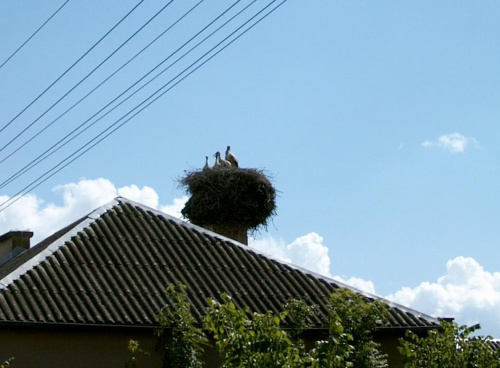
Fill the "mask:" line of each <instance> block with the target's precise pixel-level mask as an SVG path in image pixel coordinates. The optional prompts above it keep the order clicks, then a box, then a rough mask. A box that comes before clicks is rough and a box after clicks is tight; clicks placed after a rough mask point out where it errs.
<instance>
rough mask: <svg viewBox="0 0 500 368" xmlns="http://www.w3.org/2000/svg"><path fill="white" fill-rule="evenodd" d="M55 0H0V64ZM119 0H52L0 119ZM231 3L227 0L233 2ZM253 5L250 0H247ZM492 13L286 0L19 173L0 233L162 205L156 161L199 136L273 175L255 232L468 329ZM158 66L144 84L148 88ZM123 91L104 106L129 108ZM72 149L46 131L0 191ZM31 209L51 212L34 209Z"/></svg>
mask: <svg viewBox="0 0 500 368" xmlns="http://www.w3.org/2000/svg"><path fill="white" fill-rule="evenodd" d="M62 3H63V1H62V0H61V1H44V2H39V1H32V0H27V1H24V2H19V1H13V0H6V1H2V2H1V3H0V44H1V45H2V48H1V49H0V64H1V63H2V62H3V61H4V60H6V59H7V58H8V57H9V56H10V55H11V54H12V53H13V52H14V51H15V50H16V49H17V47H18V46H19V45H21V44H22V43H23V42H24V41H25V40H26V39H27V38H28V37H29V36H30V35H31V34H32V33H33V32H34V31H35V30H36V29H37V28H38V27H39V26H40V25H41V24H42V23H43V22H44V21H45V20H46V19H47V18H48V17H49V16H50V15H51V14H52V13H53V12H54V11H55V10H56V9H57V8H58V7H59V6H61V5H62ZM137 3H139V0H135V1H131V0H120V1H118V0H109V1H106V2H100V1H94V0H92V1H85V2H82V1H76V0H72V1H70V2H68V3H67V4H66V5H65V7H64V8H63V9H61V11H60V12H59V13H58V14H57V15H56V16H55V17H54V18H53V19H52V20H51V21H50V22H49V23H47V25H46V26H45V27H44V28H42V29H41V30H40V32H39V33H38V34H37V35H36V36H35V37H33V39H32V40H30V42H28V43H27V44H26V45H25V46H24V47H23V48H22V49H21V50H20V51H19V52H18V53H17V54H16V55H15V56H14V57H13V58H12V59H11V60H9V62H7V63H6V64H5V65H4V66H3V67H1V68H0V81H1V85H2V86H3V88H2V89H1V90H0V128H1V127H3V126H4V125H5V124H7V122H9V121H10V120H11V119H12V118H13V117H14V116H16V115H17V114H18V113H19V112H20V111H22V110H23V108H24V107H26V106H27V105H28V104H29V103H30V102H31V101H32V100H33V99H35V98H36V97H37V96H38V95H39V94H40V93H41V92H42V91H43V90H44V89H45V88H47V87H48V86H49V85H50V84H51V83H52V82H53V81H54V80H56V78H58V77H59V76H60V75H61V74H62V73H63V72H64V71H65V70H66V69H67V68H68V67H69V66H70V65H71V64H73V62H75V61H76V60H77V59H78V58H79V57H80V56H82V55H83V54H84V53H85V52H86V51H87V50H88V49H89V48H90V47H91V46H92V45H93V44H94V43H95V42H96V41H97V40H98V39H99V38H100V37H101V36H102V35H104V33H105V32H107V31H108V30H109V29H110V28H111V27H112V26H113V25H114V24H116V23H117V22H118V21H119V19H121V18H122V17H123V16H124V15H125V14H126V13H127V12H128V11H129V10H130V9H132V8H133V7H134V6H135V5H136V4H137ZM196 3H197V1H182V2H181V1H178V0H177V1H174V2H173V3H172V5H171V6H169V8H167V10H165V11H164V12H163V13H161V14H160V15H159V16H158V17H157V18H156V19H155V20H154V21H153V22H152V23H151V24H150V25H149V26H148V27H146V28H145V29H144V30H143V31H142V32H141V33H139V34H138V35H137V36H136V37H134V38H133V39H132V40H131V41H130V42H129V43H128V44H126V45H125V46H124V47H123V48H122V49H120V50H119V51H118V52H117V53H116V55H114V56H113V57H112V58H110V60H109V61H108V62H107V63H105V64H103V66H102V67H101V68H99V69H98V70H97V71H96V72H95V73H94V74H92V75H91V76H90V77H89V78H88V79H87V80H86V81H85V82H83V83H82V85H81V86H80V87H79V88H77V89H75V91H74V92H72V93H71V94H70V95H68V97H67V98H65V99H64V100H62V101H61V103H60V104H58V105H56V106H55V107H54V108H53V109H52V110H51V111H49V112H48V113H47V114H46V115H45V116H43V117H42V118H40V120H39V121H38V122H37V123H35V124H34V125H33V128H32V129H30V130H28V131H27V132H26V133H25V134H23V135H22V136H21V137H20V138H19V139H17V140H16V141H15V142H14V143H12V144H11V145H9V146H8V147H7V148H5V149H3V150H2V151H1V152H0V160H1V159H3V158H4V157H5V156H6V155H7V154H8V153H9V152H11V151H12V150H13V149H14V148H15V147H17V145H19V144H20V143H21V142H23V140H26V139H28V138H29V137H30V136H32V135H33V134H34V133H35V132H37V131H38V130H39V129H42V128H43V127H44V126H46V125H47V124H49V123H50V122H51V121H53V120H54V119H55V118H56V117H57V116H58V115H59V114H61V113H62V112H64V111H65V110H66V109H67V108H68V107H70V106H71V105H72V104H73V103H75V102H76V101H77V100H78V99H79V98H80V97H82V96H84V95H85V93H86V92H88V91H90V90H91V89H92V88H93V86H95V85H97V84H98V83H99V82H100V81H102V80H103V79H104V78H106V77H107V76H108V75H109V74H110V73H112V72H113V71H114V70H115V69H116V68H118V67H119V66H120V65H122V64H123V63H125V62H126V61H127V60H128V59H129V58H130V57H131V56H132V55H134V54H135V53H136V52H137V51H139V50H140V49H141V48H142V47H144V46H145V45H146V44H148V43H149V42H150V41H151V40H152V39H153V38H154V37H156V35H158V34H159V33H160V32H162V31H163V30H164V29H165V28H166V26H167V25H168V24H171V23H172V22H173V21H174V20H175V19H176V18H178V17H179V16H180V15H181V14H182V13H183V12H185V11H186V10H187V9H188V8H189V7H191V6H193V5H195V4H196ZM231 3H232V2H221V1H215V0H205V1H204V2H203V3H202V4H200V5H199V7H198V8H196V9H195V11H193V13H191V15H189V16H188V17H186V18H185V20H184V21H183V22H181V23H179V25H178V26H176V27H174V28H173V29H172V31H170V32H169V33H167V34H166V35H165V36H164V37H163V38H161V39H160V40H159V41H158V42H157V43H155V44H154V45H153V46H151V47H150V48H149V49H148V50H147V51H146V52H145V53H143V54H142V55H140V56H139V57H138V58H137V59H136V60H134V61H133V62H131V63H130V65H129V66H128V67H127V69H124V70H123V72H122V73H120V74H117V76H116V77H115V78H113V79H111V80H110V82H109V83H108V84H106V85H104V86H103V87H102V88H101V89H99V90H98V91H96V92H95V93H94V94H92V95H91V96H89V98H88V99H86V100H85V101H84V102H82V103H81V104H80V105H78V106H77V107H76V108H74V109H73V110H71V111H70V112H69V113H68V114H67V115H65V116H64V117H63V118H61V119H60V120H59V121H57V122H56V123H54V125H53V126H51V127H50V128H48V129H47V131H46V132H45V134H43V135H40V137H38V138H36V140H33V141H32V142H30V143H29V144H27V145H26V147H24V148H23V149H22V150H20V151H19V152H17V153H16V154H14V155H12V157H10V158H9V159H7V160H5V161H4V162H2V163H0V166H2V167H1V172H2V178H1V179H2V180H1V181H4V180H5V179H6V178H8V177H9V176H10V175H11V174H10V173H13V172H15V171H17V170H18V169H19V168H20V167H23V166H24V165H26V163H29V162H30V161H31V160H32V159H33V158H34V157H36V156H37V155H38V154H39V153H41V152H43V150H45V149H46V148H48V147H50V145H52V144H53V143H55V142H56V141H57V140H58V139H60V138H61V137H63V135H64V134H66V132H69V131H70V130H71V129H72V128H73V127H75V126H76V125H77V124H80V123H82V122H84V121H85V120H86V119H87V118H88V117H90V116H91V115H92V114H93V113H95V112H96V111H98V110H99V109H100V108H101V107H102V106H103V105H104V104H105V103H107V102H108V101H110V100H111V99H113V98H114V97H115V96H117V95H118V94H119V93H120V92H121V91H122V90H123V89H124V88H126V87H127V86H129V85H130V84H131V83H132V82H133V81H135V80H137V79H138V78H139V77H140V76H142V75H143V74H144V73H146V72H147V71H149V70H150V69H151V68H153V67H154V66H155V65H156V64H157V63H158V62H160V61H161V60H163V59H164V58H165V57H166V56H168V54H169V53H171V52H172V51H174V50H175V49H176V48H177V47H179V46H180V45H182V43H183V42H185V41H187V40H188V39H189V37H191V35H194V34H195V33H196V32H197V31H198V30H200V29H201V28H202V27H203V26H204V25H205V24H207V23H208V22H209V21H210V20H211V19H212V18H214V17H215V16H216V15H218V14H219V13H221V12H222V11H223V9H225V8H226V7H228V6H229V4H231ZM249 3H250V1H248V0H245V1H241V2H240V3H239V4H238V5H237V7H238V8H241V7H242V6H244V5H247V4H249ZM267 3H268V1H262V0H258V1H256V2H255V4H254V5H252V8H249V9H257V8H260V7H262V6H264V5H266V4H267ZM165 4H166V1H159V0H146V1H144V2H143V3H141V4H140V5H139V7H138V8H137V9H136V10H135V11H134V12H133V13H132V14H131V15H130V16H129V17H128V18H127V19H126V20H125V21H124V22H123V23H122V24H121V25H120V26H118V27H117V29H116V30H115V31H114V32H113V33H111V34H110V35H109V37H107V38H106V39H104V40H103V42H101V43H100V44H99V45H98V46H96V48H95V49H93V50H92V52H90V53H89V54H88V55H87V57H85V58H84V59H82V61H81V62H79V63H78V64H77V65H76V66H75V68H73V69H72V70H71V71H70V72H68V73H67V74H66V75H65V76H64V77H63V78H61V80H60V81H59V82H58V83H57V84H55V85H54V87H53V88H51V89H50V90H48V91H47V93H45V94H44V95H43V96H42V97H40V99H39V100H38V101H37V102H36V103H34V104H33V105H32V106H31V107H30V108H29V109H27V110H26V111H25V113H23V114H22V115H20V116H19V118H18V119H16V120H15V121H13V122H12V123H11V124H10V125H9V126H8V127H7V128H5V129H4V130H3V131H2V132H0V143H1V145H2V146H4V145H6V144H7V143H8V142H9V141H10V140H11V139H12V138H13V137H15V135H16V134H18V133H19V132H20V131H22V129H24V128H25V127H26V126H28V124H30V123H31V122H33V121H34V120H35V119H37V117H38V116H40V115H41V114H42V113H43V112H44V111H45V110H46V109H47V108H49V107H50V106H51V105H52V104H53V103H54V102H55V101H57V100H58V99H59V98H60V97H61V96H62V95H63V94H64V93H66V92H67V91H68V90H69V89H70V88H72V87H73V86H74V85H75V84H76V83H78V82H79V81H80V80H81V79H82V78H83V77H85V76H86V75H87V73H89V72H90V70H92V68H94V67H95V66H96V65H98V64H99V63H100V61H101V60H103V59H104V58H105V57H106V56H108V55H109V54H110V53H111V52H112V51H113V50H115V49H116V48H117V47H118V46H119V45H120V44H121V43H122V42H123V41H124V40H126V39H127V38H128V37H129V36H130V35H131V34H132V33H133V32H135V30H136V29H138V27H140V26H141V25H142V24H144V23H145V22H146V21H147V20H148V19H149V18H150V17H151V16H152V15H153V14H154V13H155V12H157V11H158V10H159V9H160V8H161V7H162V6H163V5H165ZM254 7H255V8H254ZM235 9H236V8H235ZM248 14H250V13H248ZM498 19H500V4H499V3H498V2H493V1H484V2H465V1H453V2H452V1H440V2H434V1H407V2H400V1H382V2H369V1H326V0H323V1H320V0H310V1H307V2H306V1H297V0H289V1H287V2H286V3H284V4H283V6H281V7H280V8H279V9H278V10H277V11H276V12H274V13H273V14H272V15H270V16H269V17H268V18H266V19H265V20H264V21H263V22H261V23H259V24H258V25H257V26H256V27H255V28H253V29H252V30H251V31H250V32H248V33H247V34H245V35H244V36H243V37H242V38H241V39H239V40H238V41H236V42H235V43H234V44H232V45H231V46H229V47H228V48H227V49H225V50H224V51H223V52H221V53H220V54H219V55H217V56H216V57H215V58H214V59H212V60H211V61H209V62H208V63H207V64H205V65H204V66H203V67H201V68H200V69H199V70H198V71H196V72H195V73H193V74H192V75H191V76H190V77H189V78H187V79H186V80H184V81H183V82H182V83H180V84H179V85H178V86H176V87H175V88H173V89H172V90H171V91H170V92H169V93H167V94H166V95H165V96H163V97H162V98H161V99H159V100H158V101H157V102H156V103H154V104H153V105H151V106H150V107H149V108H148V109H146V110H144V111H143V112H142V113H141V114H140V115H138V116H137V117H135V118H134V119H132V120H131V121H130V122H129V123H127V125H125V126H124V127H123V128H121V129H120V130H118V131H117V132H116V133H115V134H113V135H111V136H110V137H109V138H108V139H106V140H105V141H103V142H102V143H101V144H100V145H98V146H96V147H95V148H94V149H92V150H91V151H89V152H88V153H87V154H86V155H84V156H82V157H81V158H80V159H78V160H77V161H75V162H74V163H73V164H71V165H70V166H68V167H67V168H65V169H64V170H62V171H61V172H59V173H58V174H57V175H54V176H53V177H52V178H50V179H49V180H47V181H46V182H45V183H43V184H42V185H40V186H39V187H38V188H36V189H35V190H33V191H32V192H31V194H30V196H29V197H27V198H28V199H30V200H31V202H29V203H31V204H28V202H23V201H24V200H28V199H26V198H25V199H23V201H19V202H17V204H16V205H17V206H18V209H15V208H14V207H15V206H16V205H13V206H11V207H9V209H6V210H5V211H3V215H2V212H0V226H1V227H2V229H4V230H5V231H6V230H9V229H10V228H14V227H17V226H25V227H30V228H34V229H37V230H39V233H40V234H44V232H49V228H50V229H51V230H52V231H53V230H56V229H58V228H59V227H62V226H63V225H64V224H65V223H66V222H67V221H71V220H72V219H75V218H77V217H78V216H82V215H83V214H85V212H86V211H90V210H92V206H94V207H95V206H98V205H100V204H102V203H100V201H101V202H102V201H106V200H109V197H110V196H111V197H112V195H115V194H116V195H117V194H121V195H125V194H129V196H131V197H133V198H131V199H138V200H141V199H142V200H143V201H144V202H146V204H150V205H152V206H156V207H158V208H164V209H168V208H170V209H171V208H173V207H175V206H174V202H175V201H177V204H178V205H179V203H182V201H181V202H179V201H180V198H182V196H183V195H184V193H183V192H182V191H181V190H179V189H178V188H177V184H176V178H179V177H180V176H182V174H183V172H184V170H191V169H195V168H199V167H201V166H202V165H203V163H204V156H205V155H206V154H208V155H212V154H213V153H214V152H215V151H217V150H220V151H223V150H224V148H225V146H226V145H228V144H230V145H231V146H232V148H233V151H234V152H235V153H236V154H237V156H238V157H239V160H240V163H241V165H242V166H244V167H257V168H262V169H265V170H267V171H268V172H269V173H270V175H271V176H272V177H273V182H274V184H275V186H276V188H277V189H278V190H279V191H280V195H279V198H278V203H277V204H278V216H277V217H276V218H275V219H274V222H273V225H272V226H270V228H269V229H268V232H262V233H261V234H260V235H259V236H258V237H257V239H258V241H257V242H256V243H255V244H254V245H255V246H259V247H261V248H262V249H264V250H267V251H268V252H269V253H273V254H274V255H276V256H279V257H281V258H283V259H288V260H291V261H293V262H294V263H299V264H300V263H301V262H302V263H304V262H305V263H304V264H302V265H304V266H307V267H309V268H313V269H315V270H316V271H318V272H321V273H324V274H327V275H330V276H336V277H340V278H341V279H343V280H346V281H349V280H350V281H351V282H352V283H354V284H356V285H358V286H359V287H367V288H368V289H369V290H371V291H373V292H376V293H377V294H379V295H382V296H388V297H391V298H392V299H394V300H397V301H399V302H404V303H405V304H407V305H410V306H412V307H415V308H417V309H419V310H421V311H423V312H426V313H432V314H435V315H439V316H455V317H457V320H458V321H459V322H461V323H472V322H477V321H479V322H481V323H482V326H483V330H482V331H483V332H484V333H490V334H493V335H496V336H497V337H500V322H498V321H500V273H499V272H500V262H499V261H498V259H499V258H500V257H499V254H498V253H499V252H498V249H499V245H500V244H499V243H500V227H499V226H498V223H499V221H500V215H499V210H498V209H499V208H500V199H499V196H498V195H497V193H498V188H499V187H500V176H499V170H498V167H499V163H500V158H499V157H500V152H499V150H500V146H499V144H498V143H499V138H498V137H499V134H500V124H499V118H500V89H499V88H498V86H499V85H500V49H499V47H500V44H499V38H498V35H499V34H500V24H499V22H498ZM241 23H242V21H239V23H238V22H236V23H235V24H241ZM233 29H234V28H233ZM222 34H228V32H226V33H221V34H220V35H219V34H218V35H217V36H214V40H218V41H220V40H222V38H223V36H222ZM218 41H212V44H215V43H216V42H218ZM206 49H208V48H206ZM187 60H188V59H186V60H184V59H183V60H182V61H180V62H179V63H178V64H176V65H174V66H173V67H172V69H171V70H170V71H169V72H172V73H174V74H171V75H172V76H173V75H175V73H176V72H178V71H181V70H182V69H183V68H184V67H186V66H188V65H189V64H190V62H188V61H187ZM192 60H194V59H192ZM172 61H173V59H172ZM166 80H168V78H164V79H162V81H161V82H158V84H155V83H156V82H154V83H153V84H154V85H155V87H156V88H157V87H158V86H160V85H161V84H163V83H165V81H166ZM149 91H153V89H150V90H149ZM145 95H146V94H145ZM145 95H144V96H145ZM131 101H132V100H131ZM131 101H130V104H128V103H126V104H124V105H123V106H122V107H128V108H129V109H130V108H132V107H133V106H134V104H132V103H131ZM127 104H128V105H127ZM123 111H128V109H124V110H123ZM113 114H114V113H112V114H111V115H110V116H108V118H105V119H103V120H102V122H101V123H99V124H101V125H99V124H97V125H96V126H95V127H94V128H95V130H93V129H90V130H89V132H88V133H89V134H88V135H82V136H81V137H80V138H78V139H77V140H75V142H78V144H83V143H85V142H87V141H88V140H89V139H90V137H91V136H93V135H95V134H97V133H98V132H99V129H103V128H104V127H106V126H108V125H109V124H111V123H112V122H113V121H115V120H116V119H117V118H118V117H119V116H121V114H119V113H116V115H113ZM111 117H112V118H111ZM75 142H73V143H75ZM76 147H78V145H77V144H75V145H68V146H66V147H65V148H63V149H62V150H61V151H59V152H57V153H56V154H54V155H53V156H52V157H51V158H49V159H47V160H46V161H44V162H43V163H42V164H40V165H39V166H37V167H36V168H34V169H33V170H32V171H29V172H28V173H26V175H24V176H23V177H21V178H19V180H16V181H15V182H13V183H11V184H9V185H7V186H5V187H2V188H1V189H0V195H2V196H3V198H8V197H11V196H13V195H14V194H16V193H17V191H18V190H20V189H21V188H23V187H24V186H25V185H26V184H28V183H29V182H31V181H32V180H34V179H35V178H37V177H38V176H39V175H41V174H42V173H43V172H45V170H48V169H49V168H50V167H52V165H54V164H55V163H57V162H58V161H59V160H61V159H63V158H64V157H66V156H67V155H68V154H69V153H70V152H72V151H73V150H74V149H76ZM54 188H56V189H54ZM84 189H85V190H84ZM125 196H127V195H125ZM23 211H26V212H23ZM54 213H57V214H58V215H54ZM52 215H53V216H54V217H50V216H52ZM49 217H50V218H51V219H52V220H50V221H48V220H47V218H49ZM29 219H31V220H29ZM28 220H29V221H28ZM30 221H31V222H30ZM65 221H66V222H65ZM47 222H50V226H51V227H48V226H45V225H46V224H47ZM44 226H45V227H44ZM47 235H48V234H47ZM38 240H40V239H38ZM315 259H317V260H318V261H314V260H315ZM307 262H309V263H307Z"/></svg>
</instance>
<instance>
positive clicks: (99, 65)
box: [0, 0, 174, 152]
mask: <svg viewBox="0 0 500 368" xmlns="http://www.w3.org/2000/svg"><path fill="white" fill-rule="evenodd" d="M173 2H174V0H170V1H169V2H168V3H167V4H166V5H165V6H163V7H162V8H161V9H160V10H159V11H158V12H157V13H156V14H155V15H153V16H152V17H151V18H150V19H149V20H148V21H147V22H146V23H144V24H143V25H142V26H141V27H140V28H139V29H138V30H137V31H135V32H134V33H133V34H132V35H131V36H130V37H129V38H127V39H126V40H125V41H124V42H123V43H122V44H121V45H120V46H118V47H117V48H116V49H115V50H114V51H113V52H112V53H111V54H109V55H108V56H107V57H106V58H105V59H104V60H103V61H101V62H100V63H99V64H98V65H97V66H96V67H94V69H92V70H91V71H90V73H88V74H87V75H86V76H85V77H84V78H82V79H81V80H80V81H79V82H78V83H77V84H76V85H74V86H73V87H72V88H71V89H70V90H69V91H68V92H66V93H65V94H64V95H63V96H62V97H60V98H59V99H58V100H57V101H56V102H54V103H53V104H52V105H51V106H50V107H49V108H48V109H47V110H45V111H44V112H43V113H42V114H41V115H40V116H38V118H36V119H35V120H34V121H33V122H31V123H30V124H29V125H28V126H27V127H26V128H24V129H23V130H22V131H21V132H20V133H18V134H17V135H16V136H15V137H14V138H12V139H11V140H10V141H9V142H7V144H5V145H4V146H3V147H2V148H0V152H2V151H3V150H4V149H5V148H7V147H8V146H10V145H11V144H12V143H13V142H14V141H16V140H17V138H19V137H20V136H21V135H23V134H24V133H25V132H26V131H27V130H28V129H29V128H31V127H32V126H33V125H34V124H35V123H36V122H37V121H38V120H40V119H41V118H42V117H43V116H45V114H47V113H48V112H49V111H50V110H52V108H53V107H54V106H56V105H57V104H58V103H59V102H61V101H62V100H63V99H64V98H66V96H68V95H69V94H70V93H71V92H73V91H74V90H75V89H76V88H77V87H78V86H79V85H80V84H82V83H83V82H84V81H85V80H87V78H88V77H90V76H91V75H92V74H94V72H95V71H96V70H97V69H99V68H100V67H101V66H102V65H103V64H104V63H105V62H106V61H108V60H109V59H110V58H111V57H112V56H113V55H115V54H116V53H117V52H118V51H119V50H120V49H121V48H122V47H123V46H125V45H126V44H127V43H128V42H129V41H130V40H131V39H132V38H134V37H135V36H136V35H137V34H138V33H139V32H140V31H142V30H143V29H144V28H145V27H146V26H147V25H148V24H149V23H151V22H152V21H153V20H154V19H155V18H156V17H157V16H158V15H160V14H161V13H162V12H163V11H164V10H165V9H166V8H167V7H168V6H169V5H170V4H172V3H173Z"/></svg>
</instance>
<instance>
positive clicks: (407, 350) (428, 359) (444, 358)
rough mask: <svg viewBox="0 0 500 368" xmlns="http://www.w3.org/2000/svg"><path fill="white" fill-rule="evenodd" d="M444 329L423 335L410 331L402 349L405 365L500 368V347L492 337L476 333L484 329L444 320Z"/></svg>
mask: <svg viewBox="0 0 500 368" xmlns="http://www.w3.org/2000/svg"><path fill="white" fill-rule="evenodd" d="M441 326H442V331H438V330H431V331H429V332H428V334H427V336H425V337H420V336H418V335H417V334H415V333H413V332H411V331H407V332H406V337H407V339H401V340H400V345H401V347H400V348H399V350H400V353H401V355H402V356H403V360H404V364H405V365H404V366H405V368H423V367H425V368H476V367H477V368H483V367H487V368H499V367H500V350H496V351H495V350H493V349H491V344H490V342H491V340H492V338H491V336H472V334H473V333H474V332H475V331H477V330H478V329H480V326H479V325H474V326H472V327H467V326H459V325H458V324H456V323H454V322H447V321H443V322H442V323H441Z"/></svg>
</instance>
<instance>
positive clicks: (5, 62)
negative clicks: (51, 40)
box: [0, 0, 69, 69]
mask: <svg viewBox="0 0 500 368" xmlns="http://www.w3.org/2000/svg"><path fill="white" fill-rule="evenodd" d="M68 2H69V0H66V1H65V2H64V4H62V5H61V6H60V7H59V9H57V10H56V11H55V12H54V13H53V14H52V15H51V16H50V17H49V18H48V19H47V20H46V21H45V22H43V24H42V25H41V26H40V27H38V29H37V30H36V31H35V32H34V33H33V34H32V35H31V36H30V37H29V38H28V39H27V40H26V41H24V42H23V43H22V44H21V46H19V47H18V48H17V50H16V51H14V52H13V53H12V55H10V56H9V57H8V58H7V60H5V61H4V62H3V63H2V65H0V69H2V67H3V66H4V65H5V64H7V63H8V62H9V60H10V59H12V58H13V57H14V56H15V55H16V54H17V53H18V52H19V50H21V49H22V48H23V47H24V45H26V44H27V43H28V42H29V41H30V40H31V39H32V38H33V37H35V35H36V34H37V33H38V32H39V31H40V30H41V29H42V28H43V27H44V26H45V25H46V24H47V23H48V22H49V21H50V20H51V19H52V18H54V16H55V15H56V14H57V13H59V11H60V10H61V9H62V8H64V6H65V5H66V4H67V3H68Z"/></svg>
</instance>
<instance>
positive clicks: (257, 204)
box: [179, 168, 276, 231]
mask: <svg viewBox="0 0 500 368" xmlns="http://www.w3.org/2000/svg"><path fill="white" fill-rule="evenodd" d="M179 186H180V187H182V188H184V189H185V190H186V192H187V193H188V194H190V195H191V198H190V199H189V200H188V202H187V203H186V205H185V207H184V208H183V209H182V211H181V212H182V214H183V215H184V217H186V218H188V219H189V220H190V221H191V222H192V223H193V224H197V225H200V226H204V225H223V226H234V227H241V226H244V227H246V228H247V229H248V230H250V231H257V230H258V229H260V228H262V227H263V228H266V229H267V226H268V224H269V220H270V219H271V218H272V217H273V216H274V215H276V190H275V189H274V187H273V186H272V184H271V182H270V181H269V179H268V178H267V176H266V175H265V174H264V172H263V171H262V170H257V169H248V168H245V169H240V168H221V169H216V170H206V171H203V170H196V171H191V172H188V173H187V174H186V175H185V176H184V177H183V178H181V179H180V180H179Z"/></svg>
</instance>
